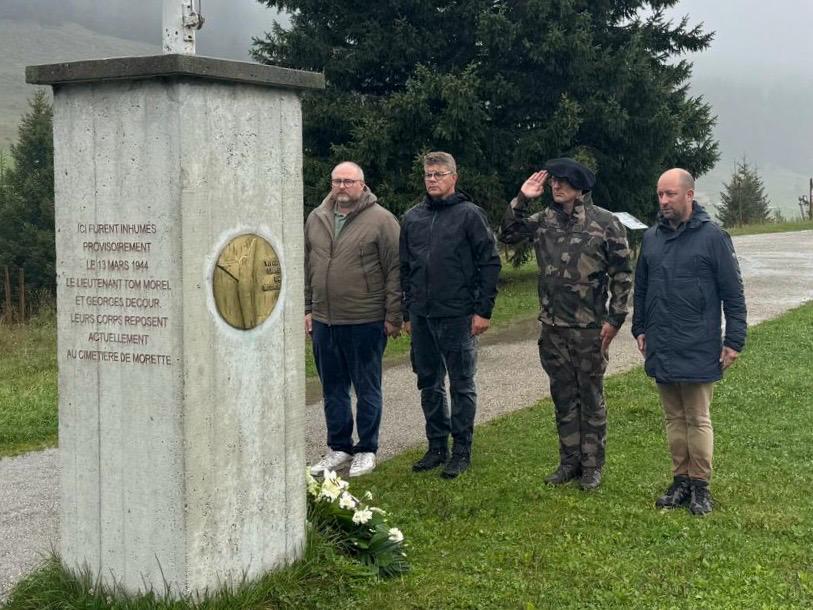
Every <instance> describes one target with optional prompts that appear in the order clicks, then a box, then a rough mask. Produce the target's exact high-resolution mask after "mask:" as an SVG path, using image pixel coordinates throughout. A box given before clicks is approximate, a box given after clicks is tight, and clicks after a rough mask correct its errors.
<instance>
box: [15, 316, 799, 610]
mask: <svg viewBox="0 0 813 610" xmlns="http://www.w3.org/2000/svg"><path fill="white" fill-rule="evenodd" d="M810 353H813V304H808V305H806V306H803V307H801V308H798V309H796V310H794V311H792V312H790V313H788V314H786V315H785V316H783V317H782V318H779V319H777V320H773V321H770V322H766V323H763V324H761V325H759V326H757V327H755V328H752V329H751V336H750V338H749V343H748V347H747V349H746V351H745V352H744V353H743V355H742V356H741V358H740V359H739V360H738V362H737V364H736V365H735V367H734V368H733V369H732V370H731V372H730V373H729V374H728V375H727V376H726V379H725V380H724V381H722V382H721V383H720V384H718V386H717V390H716V393H715V397H714V402H713V405H712V413H713V418H714V424H715V432H716V455H715V479H714V482H713V484H712V491H713V494H714V496H715V499H716V506H715V510H714V512H713V513H712V514H711V515H709V516H708V517H706V518H695V517H692V516H691V515H689V513H688V512H687V511H685V510H677V511H673V512H668V511H658V510H656V509H655V508H654V504H653V502H654V499H655V497H656V496H657V495H658V494H659V493H660V492H661V491H663V489H664V488H665V487H666V486H667V485H668V483H669V482H670V479H671V475H670V464H669V458H668V454H667V450H666V446H665V440H664V433H663V423H662V415H661V410H660V407H659V404H658V398H657V393H656V391H655V389H654V387H653V384H652V382H651V381H650V380H649V379H647V378H646V377H645V375H644V374H643V372H642V371H641V369H640V368H638V369H636V370H634V371H631V372H629V373H625V374H623V375H619V376H616V377H612V378H610V379H608V380H607V384H606V392H607V402H608V407H609V418H610V419H609V439H608V452H607V457H608V461H607V466H606V476H605V480H604V483H603V485H602V487H601V488H599V489H598V490H597V491H596V492H593V493H585V492H582V491H580V490H579V489H578V488H577V487H575V486H573V485H570V486H565V487H562V488H551V487H547V486H545V485H544V484H543V483H542V477H543V476H544V475H545V474H547V473H548V471H550V470H552V469H553V467H554V466H555V463H556V456H557V441H556V435H555V431H554V426H553V421H552V420H553V417H552V413H551V403H550V401H549V400H544V401H541V402H540V403H538V404H536V405H535V406H533V407H530V408H528V409H525V410H522V411H519V412H517V413H514V414H511V415H509V416H506V417H503V418H501V419H498V420H496V421H494V422H492V423H490V424H487V425H484V426H480V427H478V429H477V433H476V435H475V448H474V449H475V450H474V461H473V464H472V468H471V470H470V471H469V472H467V473H465V474H464V475H463V476H462V477H460V478H459V479H457V480H454V481H445V480H442V479H440V478H439V477H438V476H437V472H430V473H422V474H420V475H415V474H413V473H412V472H411V471H410V469H409V466H410V463H411V462H412V460H414V459H415V458H416V457H417V456H418V453H417V452H410V453H407V454H404V455H402V456H399V457H397V458H395V459H393V460H390V461H387V462H384V463H383V464H381V465H380V467H379V468H378V469H377V470H376V471H375V472H374V473H373V474H372V475H370V476H367V477H364V478H363V479H361V480H360V481H359V483H356V484H355V485H354V486H355V487H360V488H361V491H362V492H363V490H364V489H365V488H367V489H370V490H371V491H372V492H373V493H374V494H375V497H376V498H377V499H379V500H380V502H381V506H382V507H384V508H389V509H390V510H391V511H392V514H391V519H390V520H391V522H392V523H393V524H394V525H396V526H398V527H400V528H402V529H403V531H404V533H405V534H406V536H407V542H408V544H409V554H410V562H411V564H412V571H411V572H410V573H409V574H408V575H407V576H405V577H403V578H400V579H396V580H390V581H376V580H369V581H364V582H362V583H358V582H355V581H354V582H353V586H350V585H348V584H346V583H345V581H344V580H340V581H339V582H338V583H337V584H336V585H335V589H334V584H333V583H332V582H331V579H330V578H327V579H324V580H321V581H316V582H312V583H310V584H308V585H307V586H297V585H295V584H294V583H293V582H291V584H290V586H291V590H288V591H286V595H287V597H285V598H284V599H276V600H275V603H274V604H270V603H266V602H265V601H263V600H259V599H258V600H256V601H254V600H253V599H246V598H236V600H235V598H233V600H234V601H232V602H231V603H232V605H226V606H213V605H209V606H207V605H203V606H201V607H203V608H213V607H229V608H238V607H239V608H258V609H259V608H268V607H290V608H318V607H323V604H324V603H325V600H326V599H330V600H331V601H330V602H329V603H330V607H331V608H337V609H340V608H370V609H387V608H393V609H395V608H399V609H400V608H524V609H532V608H557V609H558V608H679V607H680V608H683V607H692V608H736V609H739V608H809V607H811V606H813V496H811V494H810V493H809V489H810V487H811V485H813V467H812V466H813V458H811V455H813V454H811V450H810V447H811V445H813V428H811V426H810V421H811V420H813V375H810V373H809V372H808V371H807V368H808V367H804V366H801V367H800V365H799V363H800V362H805V361H806V360H807V359H808V358H809V354H810ZM358 492H359V490H358V489H354V493H358ZM332 561H333V560H332V559H331V560H329V561H328V563H327V564H326V565H325V571H326V572H328V573H329V572H330V570H332V569H333V567H332V566H333V565H334V564H333V563H331V562H332ZM47 569H48V568H46V570H47ZM50 569H53V566H52V567H51V568H50ZM309 569H311V568H309ZM313 569H316V571H317V572H318V571H319V570H318V566H317V567H314V568H313ZM38 574H40V573H38ZM36 578H37V575H36V574H35V575H34V576H32V577H31V579H29V581H27V582H35V580H32V579H36ZM280 578H285V577H282V576H281V577H280ZM60 586H61V587H62V588H61V589H60V590H59V591H58V593H60V594H62V595H63V596H64V597H63V598H61V601H59V602H58V603H57V602H54V604H53V605H51V606H48V607H49V608H54V609H60V608H64V609H67V608H80V607H82V608H108V607H113V606H108V605H82V604H81V603H80V602H79V601H77V597H76V596H78V595H81V592H78V593H77V592H75V590H74V588H73V587H74V585H73V584H71V583H67V584H63V585H60ZM25 587H27V588H28V591H29V593H27V594H26V595H23V593H22V591H23V590H24V588H25ZM49 587H54V583H53V582H48V583H46V584H45V585H43V587H41V588H37V589H36V590H34V588H33V587H31V586H29V585H21V587H18V589H17V590H16V592H15V597H14V598H13V601H12V604H16V605H10V606H9V608H10V609H11V610H20V609H28V608H34V607H37V606H33V605H30V604H29V605H25V604H26V603H27V601H26V597H28V598H30V599H36V597H35V596H36V595H39V594H40V593H42V589H47V588H49ZM54 599H57V598H56V597H54ZM224 603H225V602H224ZM115 607H117V608H130V607H133V608H135V607H144V606H127V605H117V606H115ZM177 607H178V608H181V607H184V606H177Z"/></svg>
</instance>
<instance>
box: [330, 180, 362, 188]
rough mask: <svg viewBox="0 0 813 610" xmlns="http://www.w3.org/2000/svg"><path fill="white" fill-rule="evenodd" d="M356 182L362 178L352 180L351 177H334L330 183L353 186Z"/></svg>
mask: <svg viewBox="0 0 813 610" xmlns="http://www.w3.org/2000/svg"><path fill="white" fill-rule="evenodd" d="M356 182H361V180H358V179H357V180H351V179H350V178H333V179H332V180H331V181H330V183H331V184H332V185H333V186H344V187H348V186H353V185H354V184H355V183H356Z"/></svg>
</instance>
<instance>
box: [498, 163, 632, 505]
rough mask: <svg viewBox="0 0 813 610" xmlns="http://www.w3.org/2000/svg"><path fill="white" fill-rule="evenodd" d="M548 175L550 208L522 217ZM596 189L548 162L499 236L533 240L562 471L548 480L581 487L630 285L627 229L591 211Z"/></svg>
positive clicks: (593, 464) (600, 433) (596, 461)
mask: <svg viewBox="0 0 813 610" xmlns="http://www.w3.org/2000/svg"><path fill="white" fill-rule="evenodd" d="M549 178H550V182H551V190H552V192H553V204H552V205H550V206H549V207H547V208H546V209H544V210H543V211H541V212H538V213H536V214H533V215H529V213H528V211H527V206H528V204H529V202H530V201H531V200H533V199H536V198H538V197H540V196H541V195H542V193H543V190H544V187H545V183H546V182H547V181H548V179H549ZM594 183H595V177H594V176H593V173H592V172H591V171H590V170H589V169H588V168H586V167H584V166H583V165H581V164H580V163H577V162H576V161H574V160H572V159H553V160H551V161H548V162H547V163H546V164H545V169H544V170H542V171H539V172H536V173H535V174H533V175H532V176H531V177H530V178H528V180H526V181H525V183H524V184H523V185H522V188H521V189H520V192H519V194H518V195H517V197H516V198H515V199H514V200H513V201H512V202H511V205H510V207H509V208H508V210H507V211H506V214H505V218H504V220H503V223H502V231H501V236H500V240H501V241H503V242H505V243H509V244H513V243H518V242H521V241H523V240H525V239H532V240H533V244H534V249H535V250H536V261H537V264H538V265H539V304H540V312H539V321H540V322H541V323H542V324H541V333H540V336H539V358H540V360H541V362H542V368H544V369H545V372H546V373H547V374H548V376H549V377H550V390H551V396H552V397H553V402H554V405H555V408H556V426H557V429H558V432H559V467H558V468H557V469H556V471H555V472H554V473H552V474H551V475H550V476H548V477H547V478H546V479H545V481H546V482H548V483H550V484H555V485H558V484H562V483H565V482H567V481H569V480H571V479H575V478H579V479H580V480H579V484H580V485H581V487H582V489H594V488H596V487H598V485H599V484H600V483H601V469H602V467H603V465H604V445H605V441H606V436H607V409H606V406H605V403H604V371H605V370H606V368H607V358H608V350H609V346H610V342H611V341H612V340H613V338H614V337H615V335H616V333H618V329H619V328H620V327H621V325H622V324H623V323H624V318H625V317H626V315H627V301H628V298H629V294H630V289H631V287H632V273H631V268H630V261H629V255H630V252H629V247H628V245H627V236H626V231H625V230H624V227H623V226H622V225H621V223H620V222H619V220H618V219H617V218H616V217H615V216H614V215H613V214H611V213H610V212H608V211H607V210H605V209H603V208H600V207H598V206H596V205H593V203H592V200H591V199H590V196H589V191H590V190H591V189H592V188H593V184H594ZM608 293H609V295H610V299H609V307H608V304H607V301H608Z"/></svg>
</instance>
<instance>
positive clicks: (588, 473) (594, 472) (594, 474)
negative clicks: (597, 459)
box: [579, 468, 601, 491]
mask: <svg viewBox="0 0 813 610" xmlns="http://www.w3.org/2000/svg"><path fill="white" fill-rule="evenodd" d="M599 485H601V468H582V477H581V479H579V487H581V488H582V489H583V490H584V491H590V490H592V489H595V488H596V487H598V486H599Z"/></svg>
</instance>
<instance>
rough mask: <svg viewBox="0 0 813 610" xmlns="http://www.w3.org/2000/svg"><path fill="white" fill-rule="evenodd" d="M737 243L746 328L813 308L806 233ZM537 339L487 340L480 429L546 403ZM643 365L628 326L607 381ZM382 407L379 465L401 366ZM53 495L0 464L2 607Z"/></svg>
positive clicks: (389, 435) (31, 458) (49, 531)
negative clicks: (812, 305) (809, 304)
mask: <svg viewBox="0 0 813 610" xmlns="http://www.w3.org/2000/svg"><path fill="white" fill-rule="evenodd" d="M734 243H735V247H736V249H737V254H738V256H739V259H740V266H741V268H742V272H743V278H744V280H745V289H746V290H745V292H746V298H747V301H748V321H749V323H750V324H756V323H757V322H760V321H762V320H766V319H769V318H774V317H776V316H778V315H780V314H781V313H782V312H784V311H786V310H788V309H791V308H793V307H795V306H797V305H799V304H801V303H803V302H805V301H808V300H811V299H813V231H801V232H793V233H777V234H773V235H751V236H743V237H737V238H735V239H734ZM536 335H537V326H536V322H535V321H531V322H523V323H517V324H515V325H513V326H511V327H509V328H507V329H505V330H503V331H502V332H500V333H499V334H491V335H489V334H486V335H485V336H484V338H483V341H482V343H481V348H480V356H479V364H478V373H477V384H478V394H479V395H478V408H477V422H478V423H479V422H483V421H488V420H489V419H492V418H494V417H497V416H500V415H503V414H505V413H508V412H510V411H513V410H516V409H519V408H522V407H526V406H528V405H530V404H533V403H534V402H536V401H537V400H539V399H540V398H542V397H544V396H547V395H548V379H547V377H546V376H545V373H544V372H543V371H542V368H541V367H540V366H539V362H538V356H537V350H536ZM640 362H641V359H640V356H639V354H638V352H637V350H636V348H635V342H634V341H633V339H632V337H631V336H630V334H629V326H628V325H625V326H624V328H623V329H622V332H621V333H619V335H618V337H617V338H616V340H615V341H614V342H613V345H612V348H611V354H610V367H609V370H608V373H609V374H613V373H618V372H621V371H625V370H628V369H630V368H632V367H634V366H636V365H638V364H640ZM508 363H510V366H507V364H508ZM384 400H385V407H384V416H383V419H382V423H381V450H380V452H379V458H380V459H384V458H387V457H391V456H393V455H395V454H398V453H401V452H402V451H404V450H405V449H408V448H412V447H415V446H418V445H422V444H423V442H424V436H423V417H422V415H421V410H420V406H419V402H418V393H417V390H416V387H415V376H414V374H413V373H412V370H411V369H410V367H409V364H408V363H404V362H401V363H396V364H395V365H393V366H388V367H387V370H386V372H385V375H384ZM307 411H308V413H307V419H306V422H307V423H306V425H307V429H306V434H307V440H308V449H307V455H308V459H309V460H312V459H315V458H317V457H318V456H319V455H320V453H321V452H322V451H324V445H323V443H324V438H325V426H324V417H323V416H322V406H321V403H320V402H319V387H318V383H311V384H309V387H308V406H307ZM551 425H552V424H551ZM57 485H58V476H57V451H56V450H55V449H48V450H45V451H38V452H33V453H29V454H26V455H22V456H19V457H15V458H6V459H0V600H2V599H3V597H4V594H5V593H7V592H8V590H9V589H10V587H11V586H12V585H13V583H14V582H16V581H17V580H18V579H19V578H20V577H21V576H22V575H23V574H25V573H26V572H28V571H29V570H31V569H32V568H33V567H34V566H35V565H36V564H37V562H38V561H39V560H40V558H41V557H42V555H43V553H47V552H48V551H49V550H50V548H51V546H52V545H55V543H56V535H57V512H58V492H57Z"/></svg>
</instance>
